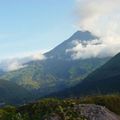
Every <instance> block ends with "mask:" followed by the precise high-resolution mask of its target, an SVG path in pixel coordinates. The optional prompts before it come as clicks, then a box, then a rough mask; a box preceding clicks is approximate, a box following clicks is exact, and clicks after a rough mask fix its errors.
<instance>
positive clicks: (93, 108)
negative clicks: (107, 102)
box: [75, 104, 120, 120]
mask: <svg viewBox="0 0 120 120" xmlns="http://www.w3.org/2000/svg"><path fill="white" fill-rule="evenodd" d="M75 110H76V111H77V112H79V113H80V114H81V115H82V116H85V117H86V118H87V119H88V120H120V117H119V116H118V115H116V114H115V113H113V112H111V111H109V110H108V109H107V108H105V107H102V106H99V105H94V104H87V105H86V104H80V105H76V106H75Z"/></svg>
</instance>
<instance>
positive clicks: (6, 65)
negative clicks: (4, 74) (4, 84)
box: [0, 53, 46, 71]
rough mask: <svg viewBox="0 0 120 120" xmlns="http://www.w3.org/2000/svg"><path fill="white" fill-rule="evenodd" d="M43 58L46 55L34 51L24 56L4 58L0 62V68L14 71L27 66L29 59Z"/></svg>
mask: <svg viewBox="0 0 120 120" xmlns="http://www.w3.org/2000/svg"><path fill="white" fill-rule="evenodd" d="M45 59H46V57H45V56H44V55H43V54H41V53H35V54H33V55H30V56H27V57H24V58H13V59H6V60H2V61H1V62H0V69H2V70H3V71H15V70H18V69H21V68H24V67H27V63H28V62H30V61H36V60H45Z"/></svg>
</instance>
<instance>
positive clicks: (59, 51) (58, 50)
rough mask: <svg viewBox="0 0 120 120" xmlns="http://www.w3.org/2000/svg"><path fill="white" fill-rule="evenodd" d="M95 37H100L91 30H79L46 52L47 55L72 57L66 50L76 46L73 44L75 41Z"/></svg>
mask: <svg viewBox="0 0 120 120" xmlns="http://www.w3.org/2000/svg"><path fill="white" fill-rule="evenodd" d="M94 39H98V37H96V36H95V35H93V34H92V33H91V32H89V31H77V32H75V33H74V34H73V35H72V36H71V37H70V38H69V39H67V40H65V41H64V42H63V43H61V44H60V45H58V46H56V47H55V48H54V49H52V50H51V51H49V52H48V53H45V56H46V57H47V58H51V57H52V58H56V59H71V54H70V53H69V54H68V53H66V50H67V49H70V48H73V47H74V45H73V44H72V43H73V42H74V41H76V40H77V41H78V40H80V41H90V40H94Z"/></svg>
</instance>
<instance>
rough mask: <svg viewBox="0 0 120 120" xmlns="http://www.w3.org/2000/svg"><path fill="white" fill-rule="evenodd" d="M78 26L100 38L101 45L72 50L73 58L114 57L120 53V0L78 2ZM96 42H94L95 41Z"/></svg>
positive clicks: (79, 45) (80, 0) (78, 45)
mask: <svg viewBox="0 0 120 120" xmlns="http://www.w3.org/2000/svg"><path fill="white" fill-rule="evenodd" d="M76 3H77V4H76V11H75V14H76V15H77V26H79V28H80V30H83V31H85V30H88V31H90V32H92V33H93V34H94V35H96V36H98V37H100V39H99V40H98V41H100V42H101V44H99V45H98V44H97V45H94V44H92V42H90V43H89V44H88V45H87V46H86V47H84V46H82V44H81V43H78V44H76V46H75V47H74V48H72V49H71V50H69V51H71V52H73V55H72V57H73V58H74V59H77V58H89V57H105V56H113V55H115V54H117V53H118V52H120V6H119V5H120V0H76ZM93 41H94V40H93Z"/></svg>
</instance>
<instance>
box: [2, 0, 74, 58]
mask: <svg viewBox="0 0 120 120" xmlns="http://www.w3.org/2000/svg"><path fill="white" fill-rule="evenodd" d="M74 7H75V1H74V0H19V1H18V0H2V1H0V59H5V58H7V57H14V56H15V57H16V56H18V57H21V56H22V55H25V54H28V53H33V52H36V51H42V52H43V51H46V50H49V49H51V48H53V47H55V46H56V45H58V44H59V43H61V42H63V41H64V40H65V39H67V38H68V37H70V35H71V34H73V33H74V32H75V31H76V29H75V28H74V15H73V13H74V12H73V11H74Z"/></svg>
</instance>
